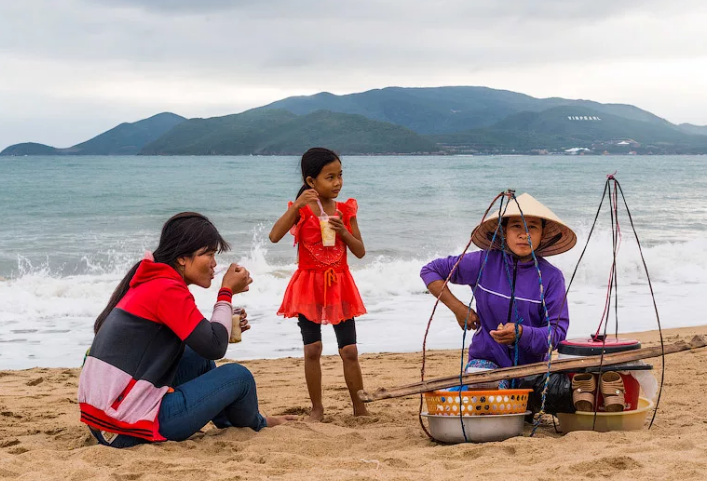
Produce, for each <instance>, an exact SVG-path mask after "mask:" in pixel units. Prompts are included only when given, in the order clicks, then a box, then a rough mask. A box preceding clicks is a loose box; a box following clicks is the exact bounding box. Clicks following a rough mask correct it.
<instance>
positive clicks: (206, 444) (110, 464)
mask: <svg viewBox="0 0 707 481" xmlns="http://www.w3.org/2000/svg"><path fill="white" fill-rule="evenodd" d="M695 334H700V335H707V325H703V326H697V327H687V328H674V329H667V330H665V331H664V338H665V341H666V342H673V341H675V340H677V339H684V340H688V341H689V339H691V337H692V335H695ZM632 337H636V338H637V339H639V340H641V342H642V343H643V344H644V345H645V346H648V345H655V344H656V343H657V342H658V332H657V331H644V332H642V333H633V334H632ZM420 361H421V353H420V352H415V353H377V354H364V355H362V356H361V365H362V369H363V374H364V384H365V388H366V389H367V390H368V391H373V390H375V389H377V388H380V387H394V386H398V385H402V384H406V383H410V382H416V381H419V377H420ZM459 362H460V360H459V350H446V351H442V350H432V351H428V355H427V374H426V378H428V379H430V378H433V377H439V376H444V375H449V374H452V373H456V372H458V369H459ZM652 363H653V364H654V366H655V370H654V374H655V375H656V378H657V379H660V358H655V359H654V360H652ZM242 364H243V365H245V366H247V367H248V368H249V369H250V370H251V371H252V372H253V374H254V376H255V379H256V381H257V383H258V395H259V399H260V407H261V411H262V412H263V413H266V414H268V415H277V414H296V415H299V416H300V419H302V418H304V415H305V414H306V413H307V411H308V408H309V400H308V397H307V392H306V385H305V382H304V373H303V360H302V359H301V358H281V359H276V360H254V361H244V362H242ZM79 372H80V371H79V369H78V368H72V369H66V368H32V369H25V370H16V371H0V387H2V389H0V478H10V479H12V478H16V477H21V478H22V479H99V480H113V481H114V480H127V479H131V480H135V479H139V480H162V479H165V480H166V479H170V480H173V479H175V477H176V478H179V479H198V480H200V481H202V480H207V479H234V480H235V479H238V480H244V479H249V480H250V479H272V478H277V479H283V480H294V479H308V478H315V477H316V478H317V479H322V480H336V481H344V480H349V479H352V478H355V479H370V480H379V479H380V480H383V479H386V480H388V479H398V480H402V479H432V478H434V479H436V480H458V479H459V478H460V477H464V476H468V475H469V474H472V473H473V475H474V476H478V477H483V479H487V480H504V481H505V480H507V479H509V477H517V475H521V476H523V477H524V478H526V479H546V478H547V476H548V473H552V474H551V475H550V478H553V479H557V478H564V479H568V480H574V479H595V478H598V477H611V479H618V480H629V479H630V480H633V479H678V478H679V479H685V480H689V479H702V477H703V476H702V475H703V473H704V469H705V466H707V404H705V403H703V402H702V395H701V393H702V392H704V391H705V390H707V379H706V378H705V377H704V376H703V374H704V373H705V372H707V349H702V350H699V351H695V352H685V353H679V354H674V355H670V356H666V374H665V385H664V390H663V395H662V400H661V403H660V410H659V411H658V415H657V417H656V422H655V424H654V426H653V428H652V429H651V430H650V431H648V430H645V429H644V430H642V431H635V432H611V433H593V432H574V433H569V434H565V435H560V434H556V433H555V431H554V429H553V426H552V423H551V422H549V421H548V420H547V419H546V420H545V421H544V422H543V423H542V424H541V426H540V428H539V429H538V431H537V433H536V435H535V437H533V438H529V437H528V435H529V432H530V426H529V425H526V427H525V432H524V436H522V437H517V438H512V439H509V440H507V441H504V442H501V443H486V444H462V445H442V444H437V443H434V442H431V441H430V440H428V439H427V438H426V436H425V435H424V433H423V432H422V430H421V429H420V426H419V424H418V419H417V412H418V406H419V398H418V397H414V396H413V397H408V398H399V399H388V400H382V401H378V402H374V403H370V404H369V405H368V407H369V409H370V411H371V413H372V416H370V417H366V418H356V417H353V416H352V413H351V403H350V400H349V395H348V391H347V389H346V385H345V383H344V379H343V374H342V372H341V361H340V360H339V359H338V356H324V357H323V358H322V373H323V388H324V402H325V406H326V413H325V420H324V421H325V422H323V423H319V424H310V423H305V422H303V421H299V420H298V421H294V422H291V423H288V424H286V425H283V426H278V427H276V428H273V429H265V430H263V431H261V432H260V433H255V432H253V431H251V430H249V429H235V428H231V429H226V430H218V429H215V428H214V427H213V426H211V425H208V426H206V427H205V428H204V429H203V430H202V432H201V433H197V434H196V435H195V436H193V437H192V438H191V439H189V440H187V441H184V442H182V443H174V442H168V443H160V444H154V445H142V446H138V447H135V448H131V449H129V450H117V449H111V448H106V447H102V446H97V445H96V443H95V441H94V440H93V438H92V437H91V435H90V434H89V433H88V430H87V428H86V427H85V426H84V425H82V424H81V423H80V422H79V413H78V405H77V404H76V386H77V382H78V374H79ZM543 473H544V474H543Z"/></svg>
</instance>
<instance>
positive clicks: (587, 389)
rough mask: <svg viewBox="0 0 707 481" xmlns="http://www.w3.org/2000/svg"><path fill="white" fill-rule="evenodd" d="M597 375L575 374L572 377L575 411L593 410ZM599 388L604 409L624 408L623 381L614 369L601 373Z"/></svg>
mask: <svg viewBox="0 0 707 481" xmlns="http://www.w3.org/2000/svg"><path fill="white" fill-rule="evenodd" d="M596 389H597V376H596V375H595V374H590V373H580V374H575V375H574V377H573V378H572V402H573V403H574V407H575V409H576V410H577V411H581V412H594V411H595V409H594V401H595V399H596ZM599 389H600V391H601V395H602V397H603V398H604V411H606V412H609V413H613V412H620V411H623V410H624V399H625V398H624V382H623V379H621V375H620V374H619V373H618V372H616V371H608V372H605V373H604V374H602V375H601V379H600V380H599Z"/></svg>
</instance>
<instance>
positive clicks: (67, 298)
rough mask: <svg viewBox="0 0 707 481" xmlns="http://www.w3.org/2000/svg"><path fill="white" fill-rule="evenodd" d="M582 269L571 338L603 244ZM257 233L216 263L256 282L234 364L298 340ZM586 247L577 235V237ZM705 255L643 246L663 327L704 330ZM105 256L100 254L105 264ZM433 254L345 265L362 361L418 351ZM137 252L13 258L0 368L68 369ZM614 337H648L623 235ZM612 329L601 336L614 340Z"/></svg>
mask: <svg viewBox="0 0 707 481" xmlns="http://www.w3.org/2000/svg"><path fill="white" fill-rule="evenodd" d="M595 235H596V237H595V238H593V240H592V244H590V247H589V249H588V250H587V253H586V255H585V257H584V259H583V261H582V264H581V266H580V269H579V271H578V274H577V277H576V279H575V281H574V284H573V286H572V292H571V294H570V298H569V299H570V304H569V305H570V317H571V320H572V321H571V326H570V335H571V336H578V335H586V334H588V333H589V332H590V331H592V332H593V331H594V330H595V329H596V327H597V324H598V322H599V318H600V316H601V313H602V310H603V307H604V300H605V294H606V283H607V280H608V274H609V269H610V267H611V262H612V257H611V238H610V236H607V235H601V234H595ZM263 237H264V236H263V233H262V231H261V230H260V229H256V230H255V232H254V234H253V240H252V247H251V249H250V251H249V253H248V254H247V255H245V256H243V257H242V258H240V259H230V258H229V257H228V256H224V257H223V258H222V259H220V261H222V262H223V263H227V262H229V261H231V260H237V261H238V262H239V263H241V264H242V265H244V266H245V267H246V268H248V269H249V270H250V271H251V274H252V276H253V278H254V280H255V282H254V283H253V284H252V285H251V289H250V291H249V292H248V293H245V294H242V295H239V296H237V298H236V299H237V302H238V303H239V304H241V305H243V306H244V307H245V308H246V309H247V311H248V313H249V319H250V320H251V324H252V326H253V329H252V330H250V331H248V332H246V333H245V334H244V341H243V342H242V343H240V344H236V345H234V346H232V347H231V349H230V350H229V353H228V356H229V357H232V358H237V359H253V358H273V357H286V356H301V355H302V349H301V339H300V334H299V329H298V327H297V323H296V321H295V320H294V319H282V318H278V317H277V316H276V315H275V313H276V312H277V309H278V307H279V305H280V301H281V299H282V295H283V293H284V291H285V288H286V286H287V283H288V282H289V278H290V276H291V274H292V272H294V270H295V267H296V266H295V265H294V259H293V262H292V263H287V264H277V263H271V262H270V261H269V256H268V249H267V248H266V246H265V244H264V242H263ZM580 237H584V239H586V236H580ZM583 247H584V241H583V240H582V239H580V241H579V242H578V246H577V247H576V248H575V249H573V250H572V251H571V252H570V253H567V254H563V255H561V256H558V257H555V258H551V259H550V260H551V261H552V262H553V264H555V265H556V266H558V267H560V268H561V269H562V270H563V272H564V273H565V277H566V279H567V280H569V277H570V275H571V273H572V270H573V269H574V266H575V264H576V261H577V258H578V256H579V253H580V252H581V249H582V248H583ZM706 247H707V245H706V243H705V241H704V240H702V239H699V240H690V241H687V242H674V243H663V244H657V245H653V246H646V247H644V254H645V257H646V263H647V264H648V267H649V272H650V276H651V280H652V281H653V288H654V290H655V295H656V300H657V302H658V308H659V311H660V315H661V320H662V322H663V327H664V328H665V327H679V326H690V325H696V324H701V323H704V320H703V319H702V318H700V317H698V316H696V315H695V313H696V312H698V311H697V309H696V306H697V302H696V301H697V299H698V297H697V296H698V295H701V294H702V293H703V292H704V289H705V287H707V259H706V258H705V257H704V256H702V255H700V253H702V252H705V248H706ZM105 255H106V253H103V257H102V258H103V259H105ZM437 255H442V254H441V253H434V254H428V255H426V256H420V258H415V259H399V258H393V257H377V258H373V259H367V260H366V262H361V261H358V260H356V259H354V258H353V257H352V258H351V259H350V263H351V265H352V272H353V276H354V278H355V280H356V282H357V284H358V286H359V289H360V291H361V295H362V297H363V299H364V302H365V303H366V306H367V309H368V311H369V313H368V315H366V316H363V317H361V318H360V319H358V320H357V325H358V336H359V342H360V345H359V348H360V350H361V351H362V352H381V351H397V352H405V351H418V350H420V349H421V346H422V338H423V334H424V331H425V326H426V325H427V321H428V318H429V316H430V312H431V309H432V305H433V303H434V299H433V298H432V297H431V296H430V295H429V294H427V293H426V292H425V286H424V285H423V283H422V281H421V280H420V278H419V271H420V268H421V267H422V266H423V265H424V264H425V263H426V262H428V261H429V260H431V259H432V258H434V257H436V256H437ZM137 256H139V253H136V255H134V256H131V255H130V254H129V253H125V252H114V253H113V254H110V255H108V260H107V261H105V260H104V261H102V262H98V261H93V260H92V259H91V258H84V262H85V265H86V268H85V270H84V273H82V274H80V275H72V276H61V275H60V274H58V273H53V272H51V271H50V269H49V268H48V267H47V265H49V264H48V263H46V264H43V265H39V266H33V265H31V264H30V263H29V262H28V261H27V260H26V259H22V258H20V259H18V268H17V275H15V276H14V277H12V278H10V279H8V280H6V281H0V327H1V330H0V369H8V368H26V367H32V366H37V365H39V366H48V367H49V366H77V365H80V363H81V360H82V357H83V353H84V351H85V350H86V348H87V347H88V346H89V345H90V342H91V339H92V325H93V321H94V319H95V317H96V316H97V315H98V313H99V312H100V311H101V310H102V309H103V308H104V307H105V304H106V303H107V301H108V299H109V297H110V295H111V293H112V291H113V289H114V288H115V286H116V285H117V283H118V282H119V281H120V279H121V278H122V277H123V275H124V274H125V272H127V270H128V269H129V268H130V266H131V265H132V263H133V262H134V261H135V260H136V257H137ZM617 265H618V272H619V276H618V281H619V295H620V297H619V322H620V330H621V331H622V332H626V331H637V330H644V329H654V328H656V327H657V326H656V321H655V314H654V312H653V306H652V301H651V297H650V292H649V290H648V286H647V282H646V278H645V274H644V272H643V265H642V262H641V260H640V256H639V254H638V250H637V248H636V245H635V240H632V239H631V238H629V237H628V235H626V234H624V239H623V244H622V246H621V250H620V252H619V257H618V263H617ZM219 286H220V280H219V279H218V278H217V279H215V280H214V283H213V285H212V287H211V288H210V289H208V290H204V289H200V288H194V289H192V292H193V293H194V295H195V297H196V300H197V303H198V305H199V306H200V308H201V309H202V312H203V313H204V314H205V315H207V316H209V315H210V313H211V307H212V304H213V301H214V299H215V297H216V292H217V291H218V287H219ZM452 290H453V291H454V292H455V293H456V294H457V295H458V296H459V297H460V298H461V299H463V300H465V301H466V300H468V299H469V297H470V291H469V289H468V288H465V287H463V286H453V288H452ZM611 322H612V325H610V326H609V331H610V332H612V331H613V318H612V321H611ZM324 345H325V353H327V354H335V353H336V342H335V339H334V335H333V331H332V329H330V328H325V329H324ZM460 346H461V330H460V329H459V328H458V326H457V324H456V322H455V321H454V319H453V317H452V316H451V314H450V313H449V312H448V311H447V309H446V308H445V307H444V306H440V307H439V309H438V311H437V315H436V317H435V320H434V322H433V324H432V328H431V333H430V338H429V340H428V347H429V348H458V347H460Z"/></svg>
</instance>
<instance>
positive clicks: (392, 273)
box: [0, 156, 707, 369]
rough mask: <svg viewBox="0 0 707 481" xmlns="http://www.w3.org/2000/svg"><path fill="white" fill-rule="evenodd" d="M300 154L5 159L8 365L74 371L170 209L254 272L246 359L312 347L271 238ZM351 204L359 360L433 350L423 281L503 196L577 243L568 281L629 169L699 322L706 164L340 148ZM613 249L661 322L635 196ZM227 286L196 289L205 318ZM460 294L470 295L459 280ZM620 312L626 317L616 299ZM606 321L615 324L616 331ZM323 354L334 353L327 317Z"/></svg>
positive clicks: (579, 298)
mask: <svg viewBox="0 0 707 481" xmlns="http://www.w3.org/2000/svg"><path fill="white" fill-rule="evenodd" d="M298 160H299V159H298V158H296V157H261V156H248V157H111V156H100V157H99V156H97V157H4V158H0V369H21V368H29V367H33V366H46V367H51V366H68V367H74V366H79V365H80V364H81V361H82V359H83V353H84V352H85V351H86V349H87V348H88V346H89V345H90V343H91V340H92V338H93V333H92V326H93V322H94V320H95V318H96V316H97V315H98V313H100V312H101V310H102V309H103V308H104V307H105V305H106V303H107V301H108V298H109V297H110V295H111V293H112V291H113V289H114V288H115V286H116V285H117V283H118V282H119V281H120V279H121V278H122V277H123V276H124V275H125V273H126V272H127V270H128V269H129V268H130V267H131V266H132V265H133V264H134V263H135V262H136V261H138V260H139V259H140V258H141V257H142V255H143V252H144V251H145V250H152V249H154V248H155V247H156V245H157V240H158V237H159V232H160V228H161V226H162V224H163V223H164V222H165V221H166V220H167V219H168V218H169V217H170V216H172V215H173V214H175V213H177V212H182V211H196V212H201V213H203V214H205V215H207V216H208V217H209V218H210V219H211V220H212V221H213V222H214V223H215V225H216V226H217V227H218V229H219V230H220V231H221V233H222V234H223V235H224V236H225V237H226V239H227V240H228V241H229V242H231V244H232V246H233V249H232V251H231V252H228V253H224V254H221V255H220V256H219V257H218V261H219V263H220V264H221V265H226V264H227V263H230V262H238V263H240V264H242V265H244V266H245V267H246V268H248V269H249V270H250V272H251V275H252V277H253V279H254V282H253V284H252V285H251V288H250V291H249V292H247V293H244V294H241V295H238V296H236V298H235V302H236V303H237V304H239V305H242V306H243V307H245V309H246V310H247V312H248V318H249V319H250V322H251V325H252V329H251V330H250V331H248V332H246V333H244V335H243V342H241V343H239V344H236V345H233V346H231V347H230V348H229V351H228V353H227V357H230V358H233V359H253V358H276V357H287V356H301V355H302V342H301V338H300V333H299V329H298V327H297V323H296V322H295V320H293V319H283V318H279V317H277V316H276V312H277V309H278V307H279V305H280V302H281V300H282V295H283V292H284V290H285V288H286V286H287V282H288V280H289V278H290V276H291V274H292V273H293V272H294V270H295V268H296V264H295V262H296V249H295V248H294V247H293V239H292V237H291V236H290V235H289V234H288V235H286V236H285V238H283V240H282V241H280V243H279V244H275V245H274V244H271V243H270V242H269V240H268V237H267V235H268V232H269V230H270V228H271V226H272V224H273V222H275V220H276V219H277V218H278V217H279V216H280V215H282V213H283V212H284V211H285V210H286V208H287V202H288V201H289V200H293V197H294V195H295V194H296V193H297V191H298V189H299V187H300V185H301V179H300V174H299V170H298ZM343 169H344V179H345V182H344V187H343V189H342V191H341V194H340V199H339V200H342V201H343V200H346V199H348V198H350V197H352V198H356V199H357V200H358V203H359V216H358V223H359V226H360V228H361V232H362V235H363V240H364V242H365V245H366V250H367V254H366V256H365V257H364V258H363V259H361V260H358V259H356V258H355V257H353V256H352V255H349V263H350V265H351V270H352V273H353V276H354V279H355V280H356V282H357V284H358V287H359V289H360V291H361V296H362V298H363V300H364V302H365V304H366V307H367V309H368V314H367V315H365V316H362V317H360V318H358V319H357V320H356V323H357V329H358V340H359V349H360V350H361V351H362V352H389V351H394V352H405V351H417V350H420V349H421V346H422V339H423V336H424V333H425V328H426V326H427V321H428V319H429V316H430V313H431V310H432V307H433V304H434V298H433V297H432V296H430V295H429V294H428V293H427V292H426V290H425V286H424V285H423V283H422V281H421V280H420V278H419V271H420V268H421V267H422V266H423V265H424V264H425V263H427V262H429V261H430V260H432V259H434V258H436V257H440V256H446V255H454V254H459V253H461V251H462V250H463V249H464V246H465V245H466V243H467V242H468V240H469V235H470V233H471V231H472V229H473V228H474V226H475V225H476V224H477V223H478V222H479V220H480V219H481V217H482V215H483V213H484V211H485V209H486V208H487V207H488V206H489V203H490V202H491V200H492V199H493V198H494V196H495V195H496V194H498V193H499V192H501V191H503V190H506V189H515V190H516V192H517V194H518V195H519V194H521V193H523V192H528V193H530V194H531V195H533V196H534V197H535V198H536V199H538V200H540V201H541V202H543V203H544V204H545V205H547V206H548V207H549V208H551V209H552V210H553V211H554V212H555V213H556V214H557V215H558V216H559V217H560V218H561V219H562V220H563V221H564V222H566V223H567V224H568V225H569V226H571V227H572V228H573V229H574V230H575V232H576V233H577V235H578V244H577V247H575V248H574V249H573V250H571V251H569V252H568V253H565V254H562V255H559V256H555V257H551V258H549V259H548V260H550V261H551V262H552V263H553V264H555V265H556V266H558V267H560V268H561V269H562V270H563V272H564V273H565V277H566V279H567V280H569V277H570V276H571V274H572V271H573V270H574V268H575V266H576V265H577V260H578V258H579V255H580V252H581V250H582V248H583V247H584V244H585V243H586V241H587V235H588V232H589V228H590V226H591V224H592V222H593V220H594V216H595V214H596V211H597V208H598V206H599V202H600V200H601V195H602V192H603V189H604V185H605V182H606V176H607V174H611V173H614V172H617V174H616V177H617V178H618V179H619V181H620V182H621V186H622V187H623V192H624V194H625V196H626V201H627V202H628V206H629V208H630V209H631V214H632V216H633V221H634V224H635V227H636V231H637V233H638V236H639V239H640V243H641V246H642V248H643V253H644V255H645V259H646V263H647V265H648V270H649V273H650V278H651V280H652V282H653V289H654V291H655V298H656V302H657V305H658V310H659V313H660V319H661V321H662V325H663V327H679V326H691V325H698V324H704V323H705V322H707V318H706V317H705V315H704V314H703V312H702V309H701V308H700V304H699V302H698V301H699V299H700V298H701V296H702V295H704V292H705V290H706V289H707V258H706V257H705V252H706V247H707V241H706V240H705V235H707V201H706V200H705V197H706V196H707V157H700V156H661V157H652V156H645V157H636V156H619V157H612V156H605V157H589V156H584V157H583V156H533V157H531V156H484V157H452V156H444V157H403V156H385V157H344V159H343ZM619 225H620V228H621V234H622V235H621V243H620V249H619V253H618V257H617V266H618V273H619V275H618V287H619V291H618V292H619V303H618V305H619V309H618V314H619V315H618V323H619V330H620V331H621V332H631V331H639V330H647V329H655V328H657V323H656V315H655V313H654V309H653V303H652V299H651V296H650V292H649V289H648V284H647V280H646V275H645V272H644V269H643V264H642V261H641V258H640V255H639V251H638V247H637V244H636V240H635V237H634V235H633V231H632V229H631V225H630V223H629V220H628V218H627V216H626V211H625V208H624V206H623V202H622V203H621V205H620V208H619ZM611 245H612V237H611V220H610V214H609V209H608V199H607V201H605V206H604V209H603V211H602V212H601V214H600V217H599V222H598V225H597V228H596V229H595V232H594V234H593V235H592V239H591V242H590V243H589V246H588V248H587V251H586V254H585V256H584V259H583V261H582V263H581V264H580V265H579V269H578V272H577V276H576V278H575V281H574V283H573V284H572V288H571V291H570V294H569V301H568V302H569V309H570V318H571V323H570V331H569V335H570V336H585V335H587V334H589V333H590V332H594V331H595V330H596V329H597V326H598V324H599V321H600V318H601V315H602V311H603V309H604V302H605V297H606V284H607V281H608V278H609V270H610V268H611V263H612V261H613V258H612V248H611ZM472 249H474V250H475V249H476V248H475V247H474V246H473V245H472ZM219 286H220V278H219V277H218V276H217V278H216V279H215V280H214V282H213V285H212V286H211V288H210V289H208V290H205V289H201V288H199V287H192V292H193V293H194V296H195V297H196V301H197V304H198V305H199V308H200V309H201V311H202V312H203V314H204V315H205V316H207V317H208V316H210V314H211V309H212V306H213V303H214V301H215V297H216V293H217V291H218V288H219ZM452 290H453V292H454V293H456V294H457V295H458V296H459V297H460V298H461V299H462V300H464V301H465V302H466V301H469V300H470V296H471V293H470V290H469V289H468V288H466V287H462V286H453V287H452ZM612 310H613V309H612ZM614 323H615V320H614V318H613V314H612V319H611V325H610V329H609V331H610V332H612V331H613V330H614ZM323 331H324V352H325V354H334V353H336V342H335V340H334V336H333V332H332V329H331V328H327V327H325V328H324V329H323ZM461 342H462V331H461V330H460V328H459V327H458V325H457V323H456V322H455V320H454V318H453V316H452V315H451V314H450V313H449V311H448V310H447V309H446V308H444V306H440V308H439V309H438V310H437V314H436V315H435V318H434V321H433V323H432V325H431V328H430V337H429V339H428V347H429V348H460V347H461Z"/></svg>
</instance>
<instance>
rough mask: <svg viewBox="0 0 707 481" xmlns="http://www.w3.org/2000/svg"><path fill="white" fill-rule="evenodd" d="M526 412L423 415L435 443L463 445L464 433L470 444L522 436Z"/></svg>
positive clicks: (527, 412)
mask: <svg viewBox="0 0 707 481" xmlns="http://www.w3.org/2000/svg"><path fill="white" fill-rule="evenodd" d="M528 414H530V411H526V412H525V413H521V414H495V415H491V416H463V417H462V418H461V419H460V418H459V416H438V415H433V414H423V415H422V416H423V417H425V418H427V422H428V424H429V429H430V434H432V437H433V438H435V440H436V441H439V442H442V443H454V444H456V443H463V442H464V432H463V431H462V422H463V423H464V431H465V432H466V439H467V441H468V442H471V443H487V442H492V441H503V440H505V439H508V438H512V437H514V436H520V435H521V434H523V422H524V420H525V416H526V415H528Z"/></svg>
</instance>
